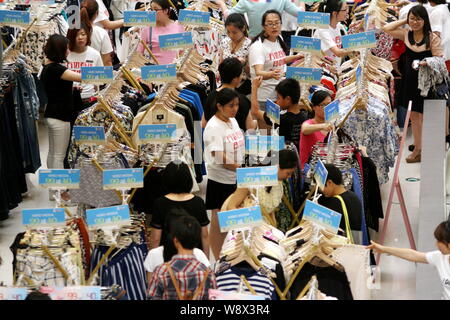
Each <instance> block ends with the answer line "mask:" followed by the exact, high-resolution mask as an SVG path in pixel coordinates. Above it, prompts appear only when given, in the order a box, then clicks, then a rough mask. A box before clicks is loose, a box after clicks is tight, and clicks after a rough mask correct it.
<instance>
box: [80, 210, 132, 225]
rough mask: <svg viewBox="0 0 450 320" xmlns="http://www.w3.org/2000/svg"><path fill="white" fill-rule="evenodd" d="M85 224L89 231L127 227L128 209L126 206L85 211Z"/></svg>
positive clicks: (129, 221) (128, 222)
mask: <svg viewBox="0 0 450 320" xmlns="http://www.w3.org/2000/svg"><path fill="white" fill-rule="evenodd" d="M86 217H87V221H86V222H87V224H88V226H89V228H90V229H98V228H101V227H106V226H120V225H129V224H130V223H131V220H130V208H129V207H128V205H127V204H125V205H121V206H114V207H107V208H100V209H92V210H86Z"/></svg>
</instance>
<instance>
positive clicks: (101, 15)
mask: <svg viewBox="0 0 450 320" xmlns="http://www.w3.org/2000/svg"><path fill="white" fill-rule="evenodd" d="M95 1H97V4H98V16H97V18H95V20H94V24H95V25H97V26H99V27H102V24H101V23H99V22H100V21H103V20H109V12H108V9H106V6H105V4H104V3H103V1H102V0H95Z"/></svg>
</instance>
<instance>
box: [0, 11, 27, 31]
mask: <svg viewBox="0 0 450 320" xmlns="http://www.w3.org/2000/svg"><path fill="white" fill-rule="evenodd" d="M29 24H30V12H29V11H19V10H0V25H3V26H21V27H24V26H28V25H29Z"/></svg>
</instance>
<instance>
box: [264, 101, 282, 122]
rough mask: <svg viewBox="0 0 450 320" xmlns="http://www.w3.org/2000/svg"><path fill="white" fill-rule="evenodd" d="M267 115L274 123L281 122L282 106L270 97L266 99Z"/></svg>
mask: <svg viewBox="0 0 450 320" xmlns="http://www.w3.org/2000/svg"><path fill="white" fill-rule="evenodd" d="M266 115H267V117H268V118H269V119H270V121H272V123H276V124H280V106H279V105H277V104H276V103H274V102H272V101H271V100H269V99H267V101H266Z"/></svg>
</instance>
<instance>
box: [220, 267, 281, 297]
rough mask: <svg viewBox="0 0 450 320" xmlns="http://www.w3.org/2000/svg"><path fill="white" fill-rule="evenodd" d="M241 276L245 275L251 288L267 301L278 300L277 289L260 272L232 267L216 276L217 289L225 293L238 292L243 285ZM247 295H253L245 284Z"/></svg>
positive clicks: (244, 289)
mask: <svg viewBox="0 0 450 320" xmlns="http://www.w3.org/2000/svg"><path fill="white" fill-rule="evenodd" d="M241 275H244V276H245V278H246V279H247V281H248V282H249V284H250V286H251V287H252V288H253V290H255V292H256V293H257V294H258V295H262V296H264V297H265V299H266V300H274V299H276V293H275V287H274V285H273V284H272V282H271V281H270V279H269V278H268V277H267V276H265V275H263V274H262V273H261V272H259V271H254V270H253V269H243V268H236V267H231V268H230V269H227V270H226V271H223V272H222V273H220V274H216V280H217V288H218V289H219V290H223V291H231V292H237V291H238V290H239V284H240V283H241ZM242 288H243V292H242V293H245V294H252V293H251V292H250V290H249V289H248V288H247V286H246V285H245V284H243V286H242Z"/></svg>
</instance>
